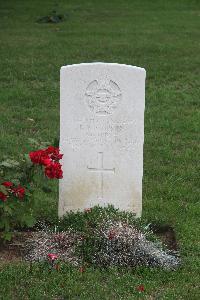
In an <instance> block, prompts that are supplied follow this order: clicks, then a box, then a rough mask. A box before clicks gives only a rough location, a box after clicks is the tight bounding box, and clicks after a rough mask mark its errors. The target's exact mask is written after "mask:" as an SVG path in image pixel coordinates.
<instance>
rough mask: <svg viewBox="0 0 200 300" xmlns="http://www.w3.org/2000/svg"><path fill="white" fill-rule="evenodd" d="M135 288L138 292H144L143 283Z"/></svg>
mask: <svg viewBox="0 0 200 300" xmlns="http://www.w3.org/2000/svg"><path fill="white" fill-rule="evenodd" d="M136 289H137V291H138V292H144V285H143V284H141V285H138V286H137V288H136Z"/></svg>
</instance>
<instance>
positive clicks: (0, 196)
mask: <svg viewBox="0 0 200 300" xmlns="http://www.w3.org/2000/svg"><path fill="white" fill-rule="evenodd" d="M7 198H8V196H7V195H5V194H4V193H2V192H0V199H1V200H2V201H3V202H5V201H6V200H7Z"/></svg>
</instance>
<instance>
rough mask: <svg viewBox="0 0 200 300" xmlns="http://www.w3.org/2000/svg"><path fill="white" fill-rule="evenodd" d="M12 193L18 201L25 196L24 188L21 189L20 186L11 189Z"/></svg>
mask: <svg viewBox="0 0 200 300" xmlns="http://www.w3.org/2000/svg"><path fill="white" fill-rule="evenodd" d="M12 193H13V194H14V195H15V196H16V197H17V198H19V199H22V198H24V195H25V188H23V187H22V186H20V185H19V186H18V187H16V188H12Z"/></svg>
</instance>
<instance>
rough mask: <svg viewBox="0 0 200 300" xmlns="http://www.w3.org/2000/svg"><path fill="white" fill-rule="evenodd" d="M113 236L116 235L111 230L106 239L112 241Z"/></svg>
mask: <svg viewBox="0 0 200 300" xmlns="http://www.w3.org/2000/svg"><path fill="white" fill-rule="evenodd" d="M115 236H116V233H115V232H114V231H113V230H110V232H109V234H108V239H109V240H112V239H114V237H115Z"/></svg>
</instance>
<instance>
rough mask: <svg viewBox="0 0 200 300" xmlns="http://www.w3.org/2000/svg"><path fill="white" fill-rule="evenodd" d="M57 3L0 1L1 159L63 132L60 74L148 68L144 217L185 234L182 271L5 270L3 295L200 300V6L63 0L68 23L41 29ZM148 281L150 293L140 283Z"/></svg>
mask: <svg viewBox="0 0 200 300" xmlns="http://www.w3.org/2000/svg"><path fill="white" fill-rule="evenodd" d="M54 2H55V1H50V0H45V1H38V0H34V1H24V0H19V1H16V0H13V1H11V0H7V1H1V3H0V58H1V59H0V66H1V72H0V160H1V159H3V158H4V157H6V156H8V157H13V158H16V159H17V158H18V157H19V155H20V154H21V153H27V152H28V151H30V150H32V146H31V144H30V143H29V138H34V139H36V140H40V141H49V143H50V144H51V143H52V142H53V140H54V138H56V137H58V136H59V70H60V67H61V66H63V65H67V64H73V63H80V62H94V61H103V62H118V63H125V64H131V65H136V66H141V67H144V68H145V69H146V71H147V81H146V111H145V145H144V180H143V218H144V219H146V220H148V222H152V221H156V222H160V223H167V224H170V225H171V226H173V227H174V228H175V230H176V234H177V239H178V243H179V246H180V253H181V257H182V260H183V263H182V267H181V268H180V269H179V270H178V271H176V272H166V271H161V270H155V269H154V270H152V269H147V268H138V269H134V270H129V271H127V270H125V269H120V270H118V269H115V268H114V269H108V270H101V269H98V268H97V269H95V268H88V269H87V270H86V272H84V273H80V272H79V270H78V269H76V268H72V267H70V266H67V265H65V266H64V265H63V266H62V267H61V270H60V272H56V271H55V272H49V271H48V270H46V269H45V268H44V269H41V267H40V266H37V265H35V266H34V267H33V269H32V271H31V272H30V270H29V266H27V265H26V264H17V265H15V264H10V265H9V266H8V265H7V266H1V270H0V299H3V300H4V299H38V300H39V299H40V300H42V299H59V300H64V299H126V300H127V299H140V298H143V299H170V300H171V299H197V300H198V299H200V292H199V288H200V287H199V281H200V278H199V271H198V264H199V258H198V250H199V247H198V240H199V233H200V230H199V229H200V227H199V211H200V209H199V203H198V198H199V192H200V185H199V174H198V169H197V165H198V162H199V159H198V158H199V140H198V133H199V125H200V124H199V123H200V122H199V120H200V114H199V96H200V88H199V65H200V51H199V46H200V45H199V37H200V36H199V26H200V2H199V1H198V0H182V1H178V0H166V1H162V0H155V1H148V0H144V1H139V0H127V1H123V0H121V1H120V0H111V1H106V0H102V1H96V0H93V1H89V0H68V1H64V0H62V1H58V2H59V7H58V12H61V13H65V12H66V13H67V14H68V17H67V20H66V21H65V22H63V23H59V24H39V23H37V22H36V20H37V18H38V17H40V16H45V15H47V14H48V13H49V12H50V11H51V10H52V9H53V8H54ZM52 189H53V193H51V194H49V195H48V197H47V196H45V195H43V194H42V192H40V191H38V193H37V194H35V197H36V199H37V207H36V212H35V213H36V214H37V216H38V218H43V219H47V220H50V221H52V220H54V219H55V218H56V214H57V203H58V187H57V184H55V183H52ZM140 284H143V285H144V287H145V291H144V292H141V293H139V292H138V291H137V290H136V287H137V286H138V285H140Z"/></svg>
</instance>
